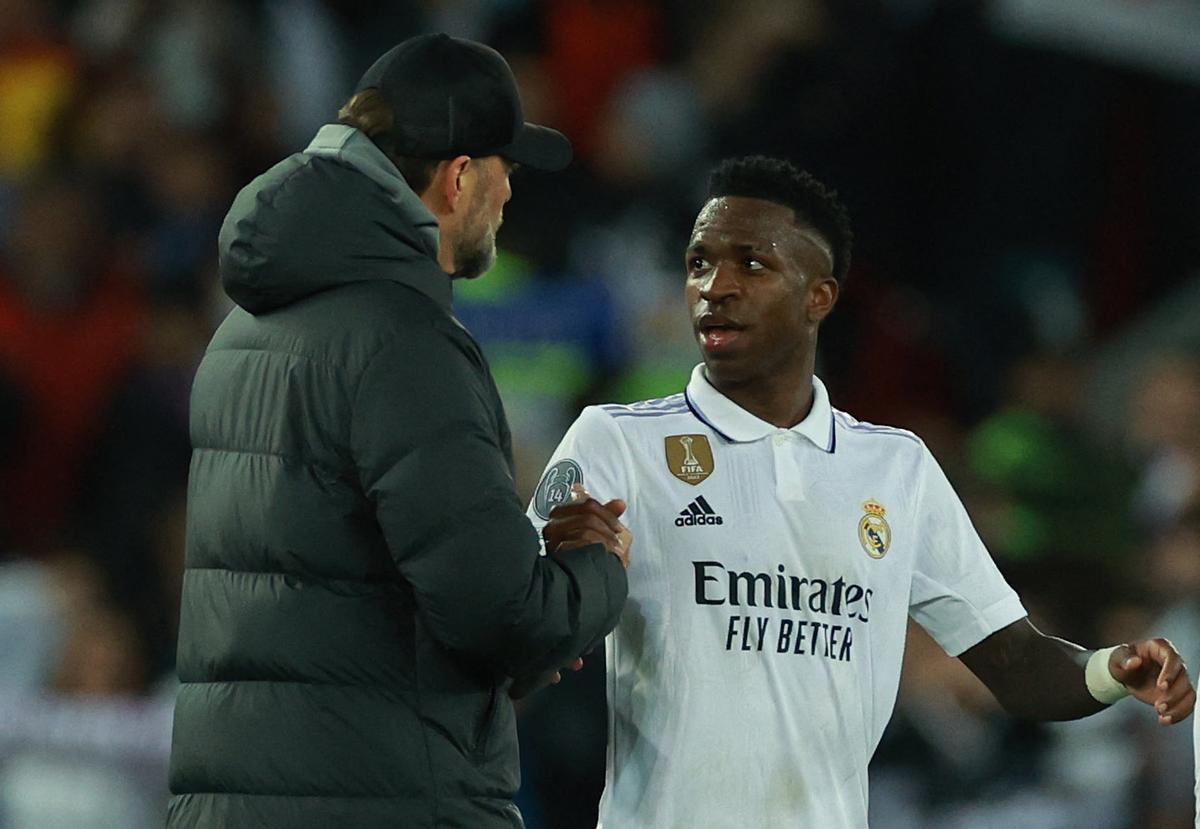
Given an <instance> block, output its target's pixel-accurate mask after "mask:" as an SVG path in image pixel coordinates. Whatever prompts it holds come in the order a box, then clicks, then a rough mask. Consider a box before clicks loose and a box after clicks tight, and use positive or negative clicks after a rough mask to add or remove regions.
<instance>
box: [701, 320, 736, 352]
mask: <svg viewBox="0 0 1200 829" xmlns="http://www.w3.org/2000/svg"><path fill="white" fill-rule="evenodd" d="M744 328H745V326H743V325H740V324H739V323H737V322H734V321H733V320H731V319H728V318H726V317H719V316H716V315H713V314H705V315H704V316H702V317H701V318H700V319H699V321H698V324H697V326H696V329H697V333H698V334H699V337H700V347H701V348H703V349H704V350H705V351H721V350H722V349H725V348H728V347H729V346H731V345H733V343H734V342H735V341H736V340H737V339H738V337H739V336H740V335H741V333H742V331H743V330H744Z"/></svg>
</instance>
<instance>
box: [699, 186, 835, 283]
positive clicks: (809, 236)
mask: <svg viewBox="0 0 1200 829" xmlns="http://www.w3.org/2000/svg"><path fill="white" fill-rule="evenodd" d="M701 241H705V242H707V243H709V244H714V243H716V244H720V243H724V244H733V245H738V246H745V245H753V246H758V247H770V248H772V249H778V250H781V251H796V252H799V250H798V249H799V248H809V249H811V248H815V249H816V250H818V251H820V252H821V254H823V256H824V258H825V259H826V260H827V261H828V263H829V267H830V270H832V268H833V250H832V247H831V246H830V244H829V240H827V239H826V238H825V237H824V235H823V234H822V233H821V232H820V231H818V230H817V229H816V228H815V227H813V226H812V225H810V224H808V223H807V222H805V221H804V220H803V219H799V218H798V217H797V216H796V211H795V210H794V209H793V208H791V207H788V206H787V205H784V204H779V203H778V202H773V201H770V200H767V199H759V198H753V197H749V196H716V197H714V198H712V199H709V200H708V202H707V203H706V204H705V205H704V207H702V208H701V209H700V213H699V215H697V216H696V224H695V227H694V228H693V229H692V239H691V244H693V245H695V244H697V243H699V242H701Z"/></svg>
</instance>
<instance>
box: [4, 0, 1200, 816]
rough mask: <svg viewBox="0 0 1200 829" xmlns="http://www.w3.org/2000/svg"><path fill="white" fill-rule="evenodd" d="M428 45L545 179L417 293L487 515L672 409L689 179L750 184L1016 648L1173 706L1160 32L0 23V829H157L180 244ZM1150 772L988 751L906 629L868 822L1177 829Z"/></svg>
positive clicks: (592, 17)
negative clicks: (580, 441)
mask: <svg viewBox="0 0 1200 829" xmlns="http://www.w3.org/2000/svg"><path fill="white" fill-rule="evenodd" d="M433 30H441V31H448V32H450V33H452V34H456V35H461V36H466V37H473V38H477V39H481V40H484V41H486V42H488V43H490V44H492V45H494V46H495V47H497V48H498V49H500V50H501V51H502V52H503V53H504V54H505V55H506V56H507V57H508V59H509V60H510V62H511V63H512V65H513V67H514V69H515V71H516V72H517V74H518V77H519V80H520V83H521V86H522V89H523V92H524V98H525V102H526V110H527V112H526V114H527V117H529V118H530V119H531V120H538V121H541V122H543V123H550V124H553V125H556V126H558V127H560V128H561V129H563V130H564V131H565V132H566V133H567V134H568V135H570V136H571V137H572V139H573V140H574V142H575V146H576V148H577V161H576V163H575V164H574V165H573V166H572V167H571V169H570V170H568V171H567V172H565V173H562V174H558V175H553V176H543V175H538V174H533V173H519V174H518V175H517V176H516V177H515V179H514V182H513V187H514V191H515V194H516V195H515V197H514V199H513V201H512V202H511V203H510V204H509V206H508V208H507V209H506V213H505V219H506V220H505V225H504V229H503V230H502V232H501V235H500V243H501V247H502V249H503V250H502V252H501V256H500V259H499V261H498V263H497V265H496V267H495V269H494V270H493V271H492V272H491V273H490V274H489V275H488V276H487V277H486V278H484V279H482V280H479V281H477V282H474V283H471V284H469V285H460V286H458V287H457V291H456V309H457V312H458V314H459V315H460V317H461V319H462V320H463V322H464V323H465V324H466V325H467V326H468V327H469V328H470V329H471V330H472V331H473V332H474V333H475V334H476V336H477V337H478V338H479V339H480V340H481V341H482V342H483V344H484V348H485V350H486V351H487V353H488V354H489V356H490V358H491V360H492V363H493V367H494V370H495V374H496V376H497V379H498V382H499V384H500V386H501V389H502V392H503V394H504V398H505V402H506V406H507V408H508V411H509V415H510V418H511V420H512V425H513V429H514V433H515V436H516V444H517V454H518V467H519V472H520V481H519V485H520V487H521V489H522V494H524V495H527V494H528V493H529V491H530V490H531V488H532V486H533V483H534V482H535V481H536V479H537V477H538V475H539V474H540V471H541V468H542V465H543V463H544V461H545V459H546V458H547V456H548V455H549V453H550V451H551V449H552V448H553V447H554V445H555V444H556V443H557V441H558V439H559V437H560V436H561V434H562V433H563V431H564V430H565V428H566V427H567V426H568V425H569V424H570V422H571V421H572V420H573V418H574V416H575V415H576V414H577V412H578V410H579V409H580V407H581V406H583V405H585V404H587V403H589V402H596V401H613V400H616V401H630V400H634V399H640V398H644V397H650V396H658V395H661V394H667V393H672V392H675V391H678V390H679V389H680V388H681V387H682V385H683V383H684V382H685V380H686V377H687V374H688V371H689V369H690V367H691V366H692V365H693V363H695V362H696V361H697V359H698V355H697V352H696V349H695V347H694V343H693V342H692V341H691V338H690V335H689V329H688V325H687V321H686V314H685V309H684V307H683V302H682V284H683V275H684V271H683V267H682V251H683V247H684V245H685V243H686V238H687V234H688V231H689V229H690V226H691V221H692V219H693V217H694V215H695V212H696V210H697V209H698V207H699V205H700V201H701V198H702V195H703V189H704V184H705V173H706V170H707V169H708V168H709V167H710V166H711V164H712V163H713V162H714V161H716V160H718V159H720V158H722V157H726V156H730V155H737V154H745V153H766V154H775V155H782V156H786V157H788V158H791V159H793V160H795V161H796V162H798V163H799V164H800V165H801V166H803V167H806V168H808V169H809V170H811V171H812V172H813V173H814V174H816V175H817V176H818V177H819V178H821V179H823V180H824V181H826V182H828V183H829V184H831V185H833V186H835V187H836V188H837V189H838V190H839V192H840V194H841V196H842V198H843V200H844V201H845V202H846V204H847V205H848V207H849V210H850V213H851V216H852V218H853V222H854V226H855V231H856V235H857V242H856V248H855V254H854V263H853V266H852V269H851V274H850V277H849V281H848V284H847V287H846V290H845V292H844V295H843V297H842V300H841V302H840V304H839V307H838V309H837V311H836V313H835V314H834V316H833V317H832V318H831V319H830V321H829V322H828V323H827V324H826V326H825V328H824V329H823V337H822V340H823V341H822V359H821V362H820V365H819V373H820V374H821V376H822V377H823V378H824V380H825V381H826V383H827V384H828V386H829V388H830V390H831V393H832V397H833V401H834V403H835V405H837V406H838V407H839V408H843V409H846V410H848V411H850V412H852V413H853V414H855V415H856V416H858V417H860V418H862V419H866V420H871V421H875V422H881V423H888V424H894V425H900V426H904V427H908V428H912V429H914V430H915V431H917V432H918V433H920V434H921V435H922V436H923V437H924V438H925V439H926V441H927V442H928V443H929V445H930V446H931V447H932V449H933V450H934V452H935V454H936V455H937V457H938V458H939V459H940V461H941V462H942V464H943V465H944V466H945V467H946V469H947V470H948V472H949V474H950V476H951V478H952V480H953V481H954V483H955V485H956V487H957V488H958V491H959V492H960V493H961V495H962V496H963V498H964V500H965V501H966V502H967V505H968V508H969V509H970V511H971V513H972V515H973V516H974V518H975V520H976V522H977V526H978V528H979V530H980V531H981V533H982V534H983V535H984V537H985V539H986V540H987V542H988V544H989V546H990V548H991V549H992V551H993V553H994V555H995V557H996V559H997V560H998V562H999V564H1000V566H1001V568H1002V569H1003V570H1004V572H1005V573H1006V574H1007V576H1008V577H1009V578H1010V580H1011V581H1012V582H1013V583H1014V584H1015V585H1016V586H1017V587H1018V589H1019V590H1020V591H1021V593H1022V595H1023V597H1024V599H1025V601H1026V603H1027V606H1028V607H1029V609H1030V610H1031V613H1032V616H1033V619H1034V620H1035V622H1036V623H1037V624H1039V626H1041V627H1042V628H1043V629H1045V630H1049V631H1052V632H1055V633H1058V634H1061V635H1063V636H1065V637H1067V638H1070V639H1073V640H1076V641H1079V642H1081V643H1084V644H1087V645H1091V646H1097V645H1101V644H1108V643H1113V642H1118V641H1123V640H1128V639H1131V638H1134V637H1138V636H1143V635H1147V634H1150V633H1154V634H1161V635H1166V636H1168V637H1170V638H1172V639H1173V640H1174V641H1175V642H1176V644H1177V645H1178V646H1179V648H1180V650H1181V651H1183V652H1184V653H1185V655H1186V656H1187V658H1188V659H1189V661H1190V663H1191V665H1192V666H1193V672H1194V671H1195V669H1196V668H1200V4H1198V3H1196V2H1194V0H1140V2H1133V1H1132V0H987V1H986V2H976V1H975V0H945V2H939V0H745V2H733V0H676V1H674V2H671V1H668V2H651V0H389V2H371V0H154V1H153V2H152V1H151V0H73V1H71V0H57V1H56V0H0V829H67V827H71V829H74V828H75V827H89V829H108V827H112V829H142V828H143V827H152V826H157V825H160V823H161V820H162V816H163V814H164V812H165V803H166V797H167V792H166V784H165V764H166V760H167V756H168V752H169V744H170V720H171V704H172V700H173V696H174V679H173V660H174V639H175V624H176V617H177V612H178V608H177V601H178V595H179V582H180V572H181V565H182V558H183V534H182V527H183V521H184V509H185V488H186V474H187V467H188V458H189V442H188V434H187V403H188V392H189V385H190V381H191V377H192V372H193V370H194V368H195V366H196V364H197V362H198V360H199V357H200V355H201V353H202V351H203V349H204V346H205V344H206V342H207V339H208V337H209V336H210V334H211V332H212V331H213V329H214V327H215V326H216V325H217V324H218V323H219V321H220V320H221V318H222V316H223V315H224V314H225V312H226V311H227V310H228V308H229V307H230V306H229V302H228V300H227V299H226V298H225V297H224V295H223V294H222V292H221V290H220V286H219V281H218V279H217V274H216V234H217V229H218V227H219V226H220V222H221V219H222V217H223V215H224V212H225V210H226V209H227V207H228V205H229V203H230V200H231V198H232V196H233V195H234V193H235V192H236V191H237V189H238V188H239V187H241V186H242V185H243V184H245V183H246V182H248V181H249V180H250V179H251V178H252V177H253V176H255V175H257V174H258V173H260V172H262V171H263V170H265V169H266V168H267V167H268V166H270V165H271V164H273V163H274V162H276V161H277V160H279V159H281V158H282V157H284V156H285V155H287V154H288V153H291V152H295V151H298V150H300V149H302V148H303V147H304V146H305V145H306V144H307V142H308V140H309V138H310V137H311V136H312V134H313V133H314V132H315V130H316V129H317V127H318V126H319V125H321V124H322V123H326V122H329V121H332V120H333V119H334V116H335V113H336V111H337V109H338V107H339V105H340V104H341V103H342V101H343V100H344V99H345V98H346V97H348V95H349V93H350V92H351V91H352V87H353V83H354V81H355V79H356V78H357V77H358V75H359V74H360V73H361V72H362V71H363V70H364V69H365V68H366V67H367V66H368V65H369V64H370V63H371V62H372V61H373V59H374V58H375V57H376V56H377V55H378V54H380V53H381V52H383V51H384V50H385V49H387V48H388V47H390V46H391V45H393V44H394V43H396V42H398V41H399V40H401V39H403V38H404V37H406V36H409V35H412V34H416V33H419V32H423V31H433ZM602 663H603V660H602V659H599V658H591V659H589V662H588V667H587V668H585V670H584V671H583V672H582V673H580V674H578V675H572V676H570V677H568V678H567V679H566V680H565V681H564V683H563V684H562V685H561V686H558V687H557V688H555V689H552V690H550V691H547V692H543V693H541V694H539V695H537V696H535V697H533V698H532V699H531V700H529V701H528V702H527V703H525V704H524V706H523V709H522V712H521V713H522V726H521V727H522V738H523V765H524V773H525V781H526V782H525V786H524V788H523V790H522V793H521V805H522V808H523V810H524V812H525V814H526V817H527V820H528V825H529V826H530V829H585V828H586V829H590V827H592V826H594V820H595V803H596V799H597V797H598V793H599V790H600V787H601V785H602V782H603V766H604V739H605V715H604V696H603V694H604V692H603V682H602V680H603V676H602V675H603V664H602ZM796 704H797V705H803V701H802V700H797V701H796ZM1191 755H1192V749H1191V736H1190V723H1189V724H1188V725H1185V726H1183V727H1179V728H1172V729H1161V728H1159V727H1158V726H1157V725H1156V723H1155V718H1154V716H1153V714H1152V712H1150V711H1149V710H1147V709H1144V708H1142V707H1140V706H1137V705H1135V704H1133V703H1129V702H1126V703H1122V704H1120V705H1117V706H1115V707H1114V708H1112V709H1110V710H1109V711H1107V712H1105V713H1104V714H1102V715H1100V716H1097V717H1094V718H1091V719H1089V720H1086V721H1083V722H1081V723H1076V724H1068V725H1055V726H1033V725H1027V724H1019V723H1014V722H1011V721H1009V720H1008V719H1006V718H1005V717H1004V716H1003V715H1002V714H1001V713H1000V712H998V711H997V709H996V706H995V705H994V703H993V702H992V701H991V699H990V697H989V696H988V694H987V692H986V691H984V690H983V689H982V686H981V685H980V684H979V683H978V682H976V681H975V680H974V678H973V677H972V676H971V675H970V674H969V673H968V672H967V671H966V670H965V669H963V668H962V667H961V666H960V665H959V664H958V663H957V662H956V661H954V660H950V659H948V658H946V657H945V656H944V655H943V654H941V652H940V651H939V650H938V649H937V647H936V646H935V645H932V644H931V642H930V640H929V639H928V638H927V637H925V636H924V635H923V634H921V633H920V632H919V631H916V630H914V631H913V633H912V635H911V637H910V646H909V649H908V653H907V656H906V670H905V677H904V682H903V688H902V692H901V695H900V700H899V702H898V704H897V710H896V715H895V718H894V720H893V723H892V725H891V727H890V728H889V731H888V733H887V735H886V737H885V739H884V742H883V744H882V745H881V747H880V750H879V752H878V755H877V757H876V759H875V762H874V763H873V766H872V826H873V827H874V829H911V828H912V827H922V828H923V829H984V828H985V827H1001V826H1004V827H1010V826H1020V827H1023V829H1133V828H1134V827H1137V829H1177V828H1178V829H1183V827H1190V826H1192V814H1193V805H1192V780H1193V776H1192V756H1191ZM813 761H814V762H819V758H813ZM663 795H664V796H669V793H663Z"/></svg>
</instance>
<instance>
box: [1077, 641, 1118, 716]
mask: <svg viewBox="0 0 1200 829" xmlns="http://www.w3.org/2000/svg"><path fill="white" fill-rule="evenodd" d="M1119 647H1121V646H1120V645H1113V646H1112V647H1111V648H1103V649H1101V650H1098V651H1096V652H1095V653H1093V654H1092V655H1091V656H1090V657H1088V661H1087V668H1086V669H1084V673H1083V676H1084V680H1085V681H1086V682H1087V689H1088V693H1089V694H1091V695H1092V696H1093V697H1095V698H1096V701H1097V702H1102V703H1104V704H1105V705H1112V704H1113V703H1114V702H1116V701H1117V700H1119V699H1122V698H1124V697H1127V696H1129V689H1128V688H1126V687H1125V686H1124V685H1122V684H1121V683H1120V682H1118V681H1117V680H1116V678H1114V677H1113V675H1112V672H1111V671H1109V669H1108V658H1109V657H1110V656H1112V652H1113V651H1115V650H1116V649H1117V648H1119Z"/></svg>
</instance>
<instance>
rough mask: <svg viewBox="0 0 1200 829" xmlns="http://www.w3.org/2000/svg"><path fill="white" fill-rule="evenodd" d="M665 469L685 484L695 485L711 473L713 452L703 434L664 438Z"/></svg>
mask: <svg viewBox="0 0 1200 829" xmlns="http://www.w3.org/2000/svg"><path fill="white" fill-rule="evenodd" d="M664 443H665V445H666V450H667V469H669V470H670V471H671V474H672V475H674V476H675V477H676V478H678V479H679V480H681V481H683V482H684V483H685V484H691V485H692V486H696V485H697V484H698V483H700V482H701V481H703V480H704V479H706V478H707V477H708V476H709V475H711V474H712V473H713V452H712V446H711V445H709V442H708V438H707V437H705V436H704V435H671V436H669V437H667V438H665V440H664Z"/></svg>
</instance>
